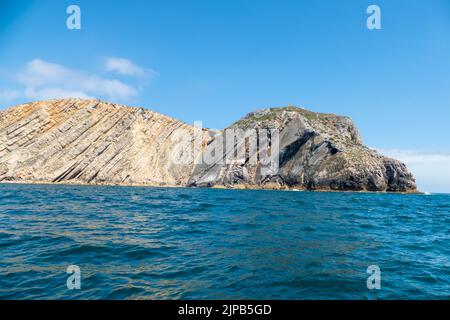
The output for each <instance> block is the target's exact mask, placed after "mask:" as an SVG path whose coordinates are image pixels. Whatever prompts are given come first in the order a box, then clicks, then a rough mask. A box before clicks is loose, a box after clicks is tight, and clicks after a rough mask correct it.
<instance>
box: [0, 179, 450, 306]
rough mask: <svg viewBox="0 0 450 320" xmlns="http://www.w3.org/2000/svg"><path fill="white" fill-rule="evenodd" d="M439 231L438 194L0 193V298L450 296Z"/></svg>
mask: <svg viewBox="0 0 450 320" xmlns="http://www.w3.org/2000/svg"><path fill="white" fill-rule="evenodd" d="M449 235H450V195H439V194H433V195H401V194H369V193H322V192H317V193H316V192H288V191H262V190H219V189H184V188H139V187H94V186H92V187H90V186H64V185H9V184H3V185H0V299H449V298H450V241H449V240H450V239H449V238H450V237H449ZM69 265H77V266H79V268H80V270H81V288H80V289H79V290H77V289H74V290H69V289H68V288H67V285H66V281H67V278H68V277H69V275H68V274H67V273H66V269H67V267H68V266H69ZM370 265H377V266H379V268H380V270H381V288H380V289H379V290H369V289H368V288H367V284H366V281H367V278H368V277H369V274H368V273H367V268H368V266H370Z"/></svg>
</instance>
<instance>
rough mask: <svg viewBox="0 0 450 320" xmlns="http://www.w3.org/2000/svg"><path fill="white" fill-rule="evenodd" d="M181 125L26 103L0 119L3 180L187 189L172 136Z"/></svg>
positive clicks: (100, 109)
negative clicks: (138, 185) (179, 187)
mask: <svg viewBox="0 0 450 320" xmlns="http://www.w3.org/2000/svg"><path fill="white" fill-rule="evenodd" d="M179 130H182V131H183V132H184V131H186V132H188V133H189V132H192V131H193V128H192V127H191V126H188V125H186V124H184V123H182V122H180V121H177V120H174V119H172V118H169V117H166V116H164V115H161V114H158V113H155V112H151V111H147V110H144V109H142V108H130V107H124V106H118V105H115V104H110V103H105V102H100V101H93V100H78V99H69V100H52V101H44V102H37V103H29V104H24V105H20V106H17V107H14V108H11V109H9V110H7V111H5V112H3V114H2V116H1V118H0V181H3V182H5V181H27V182H39V181H41V182H63V181H64V182H74V183H95V184H101V183H108V184H148V185H156V186H164V185H167V186H175V185H185V184H186V183H187V180H188V179H189V177H190V174H191V171H192V164H189V163H188V164H181V165H176V164H174V163H173V161H168V160H169V158H171V157H175V158H176V157H177V156H179V155H177V154H173V153H176V152H179V154H180V155H182V153H183V150H182V149H180V148H178V149H176V148H175V147H176V146H177V138H176V136H175V133H176V132H178V131H179Z"/></svg>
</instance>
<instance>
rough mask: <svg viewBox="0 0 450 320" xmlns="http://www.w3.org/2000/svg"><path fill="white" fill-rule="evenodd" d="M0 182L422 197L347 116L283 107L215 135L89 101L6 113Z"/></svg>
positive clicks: (1, 121) (0, 135) (0, 133)
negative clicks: (412, 194)
mask: <svg viewBox="0 0 450 320" xmlns="http://www.w3.org/2000/svg"><path fill="white" fill-rule="evenodd" d="M229 133H231V134H229ZM267 159H269V161H266V160H267ZM0 182H45V183H47V182H54V183H57V182H65V183H92V184H126V185H151V186H200V187H202V186H223V187H242V188H276V189H283V188H298V189H307V190H361V191H362V190H365V191H400V192H412V191H415V190H416V186H415V181H414V178H413V176H412V175H411V173H409V172H408V170H407V168H406V166H405V165H404V164H402V163H400V162H399V161H397V160H394V159H390V158H386V157H383V156H382V155H380V154H379V153H377V152H376V151H374V150H371V149H369V148H367V147H365V146H364V145H363V144H362V142H361V138H360V136H359V133H358V131H357V129H356V127H355V125H354V124H353V122H352V121H351V120H350V119H349V118H347V117H341V116H336V115H329V114H319V113H313V112H310V111H307V110H304V109H300V108H295V107H286V108H273V109H266V110H262V111H258V112H254V113H250V114H248V115H247V116H246V117H244V118H243V119H241V120H239V121H238V122H236V123H234V124H232V125H231V126H230V127H229V128H227V129H226V130H224V131H212V130H206V129H201V128H195V127H193V126H190V125H187V124H185V123H182V122H180V121H177V120H175V119H172V118H170V117H167V116H164V115H161V114H158V113H155V112H152V111H149V110H145V109H142V108H131V107H125V106H119V105H116V104H111V103H106V102H102V101H97V100H81V99H64V100H50V101H42V102H36V103H28V104H23V105H20V106H16V107H12V108H10V109H8V110H5V111H2V112H0Z"/></svg>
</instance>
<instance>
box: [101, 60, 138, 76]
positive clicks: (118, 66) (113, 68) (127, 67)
mask: <svg viewBox="0 0 450 320" xmlns="http://www.w3.org/2000/svg"><path fill="white" fill-rule="evenodd" d="M105 70H106V71H108V72H117V73H119V74H121V75H126V76H143V75H144V74H145V73H146V70H145V69H144V68H141V67H139V66H137V65H136V64H135V63H133V62H132V61H130V60H128V59H124V58H114V57H112V58H108V59H106V61H105Z"/></svg>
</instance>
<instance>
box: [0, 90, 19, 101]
mask: <svg viewBox="0 0 450 320" xmlns="http://www.w3.org/2000/svg"><path fill="white" fill-rule="evenodd" d="M20 96H21V92H20V91H19V90H3V91H0V103H8V102H10V101H13V100H15V99H17V98H19V97H20Z"/></svg>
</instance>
